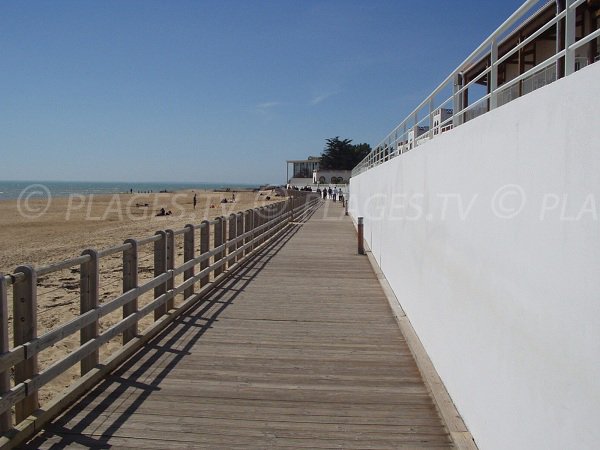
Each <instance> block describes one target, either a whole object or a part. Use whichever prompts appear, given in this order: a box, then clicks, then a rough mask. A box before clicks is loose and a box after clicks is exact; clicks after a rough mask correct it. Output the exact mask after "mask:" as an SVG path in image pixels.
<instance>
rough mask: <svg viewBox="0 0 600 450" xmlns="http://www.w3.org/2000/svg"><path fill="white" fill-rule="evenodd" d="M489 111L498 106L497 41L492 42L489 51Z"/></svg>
mask: <svg viewBox="0 0 600 450" xmlns="http://www.w3.org/2000/svg"><path fill="white" fill-rule="evenodd" d="M490 63H491V66H490V111H491V110H492V109H496V107H497V106H498V92H497V91H498V41H497V40H496V39H493V40H492V46H491V49H490Z"/></svg>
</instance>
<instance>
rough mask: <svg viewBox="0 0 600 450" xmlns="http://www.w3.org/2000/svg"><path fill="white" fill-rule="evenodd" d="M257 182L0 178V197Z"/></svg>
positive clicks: (222, 186) (247, 185) (245, 186)
mask: <svg viewBox="0 0 600 450" xmlns="http://www.w3.org/2000/svg"><path fill="white" fill-rule="evenodd" d="M259 186H260V185H259V184H258V183H256V184H250V183H212V182H202V181H199V182H195V183H186V182H168V181H165V182H159V181H152V182H126V181H30V180H20V181H0V200H11V199H18V198H19V196H22V195H27V194H28V193H30V192H33V191H37V192H39V195H40V196H45V195H48V194H50V195H51V196H52V197H68V196H69V195H71V194H79V195H90V194H109V195H110V194H119V193H129V192H131V191H133V192H134V193H138V192H152V193H158V192H160V191H168V192H173V191H181V190H187V189H198V190H212V189H228V188H229V189H251V188H258V187H259Z"/></svg>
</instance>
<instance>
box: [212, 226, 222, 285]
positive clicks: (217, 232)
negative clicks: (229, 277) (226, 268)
mask: <svg viewBox="0 0 600 450" xmlns="http://www.w3.org/2000/svg"><path fill="white" fill-rule="evenodd" d="M213 238H214V248H217V247H220V246H221V245H222V244H223V217H217V218H216V219H215V228H214V235H213ZM221 259H223V252H217V253H215V256H214V259H213V263H215V264H216V263H217V262H219V261H221ZM213 273H214V274H215V277H217V276H219V275H221V274H222V273H223V266H220V267H216V268H215V270H214V272H213Z"/></svg>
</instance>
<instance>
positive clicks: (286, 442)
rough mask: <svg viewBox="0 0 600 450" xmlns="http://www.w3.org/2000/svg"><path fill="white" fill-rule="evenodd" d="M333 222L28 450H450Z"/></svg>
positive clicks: (247, 274) (289, 242) (221, 297)
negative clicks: (79, 449)
mask: <svg viewBox="0 0 600 450" xmlns="http://www.w3.org/2000/svg"><path fill="white" fill-rule="evenodd" d="M340 210H341V208H340V206H339V205H335V204H331V205H328V206H327V207H321V208H320V209H319V210H317V212H316V213H315V214H314V215H313V216H312V217H311V218H310V220H309V221H308V222H306V223H305V224H302V225H300V224H299V225H296V226H294V227H291V228H290V231H289V232H288V233H287V234H286V236H285V237H284V238H283V239H282V240H281V241H279V242H278V243H277V244H275V245H273V246H271V247H270V248H268V249H266V250H265V251H263V252H262V253H261V254H260V255H258V256H257V257H256V258H255V259H253V260H252V261H251V262H249V263H248V264H247V265H246V266H245V267H243V268H242V269H241V270H240V271H238V272H237V273H236V274H235V275H234V276H233V277H232V278H231V279H230V280H228V281H227V282H226V283H225V284H224V285H222V286H221V287H220V288H219V289H218V290H217V291H216V292H214V293H212V294H211V295H210V296H209V298H207V299H206V300H204V301H203V302H202V303H201V304H199V305H197V306H196V307H194V308H193V309H192V310H191V311H190V312H188V313H187V314H184V315H183V316H182V317H180V318H179V319H177V320H176V321H175V323H174V324H172V325H171V326H169V327H168V328H167V329H166V330H165V331H164V332H163V333H162V334H161V335H160V336H159V337H158V338H157V339H155V340H153V341H152V342H151V345H148V346H147V347H145V348H144V349H143V350H142V351H140V352H139V353H138V354H137V355H136V356H135V357H133V358H132V359H131V360H130V361H129V362H127V363H126V364H125V365H124V366H122V367H121V368H120V369H119V370H117V371H116V372H115V373H113V375H112V376H110V377H109V378H108V379H107V380H105V381H104V382H102V383H101V384H100V385H99V386H98V387H97V388H95V389H94V390H93V391H91V392H90V393H89V394H88V395H86V396H85V397H84V398H82V399H81V400H80V401H79V402H77V403H76V404H75V405H74V406H73V407H72V408H71V409H70V410H68V411H67V412H66V413H64V414H63V415H62V416H61V417H59V418H58V419H56V420H55V421H54V422H53V423H51V424H50V425H48V426H47V427H46V431H45V432H44V433H42V434H41V435H38V436H37V437H36V438H34V439H33V440H32V441H30V442H29V444H28V447H29V448H63V447H69V448H77V447H82V448H90V447H92V448H108V447H111V446H116V447H119V448H127V447H130V448H162V449H165V448H178V447H187V448H190V447H192V448H194V447H205V448H245V449H247V448H270V447H291V448H302V447H306V448H451V447H452V444H451V441H450V437H449V434H448V432H447V430H446V428H445V427H444V426H443V424H442V421H441V419H440V417H439V415H438V413H437V410H436V408H435V407H434V404H433V402H432V400H431V398H430V396H429V394H428V392H427V390H426V388H425V385H424V383H423V381H422V379H421V377H420V375H419V371H418V369H417V366H416V364H415V362H414V359H413V357H412V356H411V353H410V351H409V349H408V347H407V345H406V342H405V340H404V338H403V337H402V335H401V333H400V331H399V328H398V326H397V324H396V322H395V319H394V317H393V315H392V312H391V310H390V308H389V305H388V303H387V300H386V298H385V295H384V293H383V291H382V289H381V287H380V285H379V282H378V280H377V278H376V276H375V274H374V272H373V270H372V269H371V266H370V264H369V262H368V260H367V257H365V256H359V255H357V254H356V235H355V231H354V228H353V226H352V224H351V222H350V220H349V219H348V218H347V217H343V216H341V214H340ZM333 215H335V218H333V217H332V216H333Z"/></svg>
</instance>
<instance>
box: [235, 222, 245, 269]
mask: <svg viewBox="0 0 600 450" xmlns="http://www.w3.org/2000/svg"><path fill="white" fill-rule="evenodd" d="M236 217H237V219H236V220H237V221H236V228H235V229H236V231H237V233H236V237H240V236H241V235H242V234H244V213H242V212H239V213H237V215H236ZM243 245H244V243H243V242H242V241H241V240H239V241H238V243H237V245H236V246H235V247H236V250H237V249H239V248H241V247H242V246H243ZM243 253H244V252H240V253H238V255H237V258H236V259H237V260H238V261H239V260H240V259H242V258H243V257H244V255H243Z"/></svg>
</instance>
